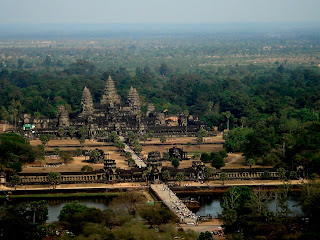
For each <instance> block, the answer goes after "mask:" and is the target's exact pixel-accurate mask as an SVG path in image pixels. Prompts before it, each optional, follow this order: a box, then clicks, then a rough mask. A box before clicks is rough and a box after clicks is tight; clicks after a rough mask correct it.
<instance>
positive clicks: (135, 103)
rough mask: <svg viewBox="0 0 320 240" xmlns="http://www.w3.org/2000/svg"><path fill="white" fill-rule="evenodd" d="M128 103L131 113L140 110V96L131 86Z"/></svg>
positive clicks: (136, 112)
mask: <svg viewBox="0 0 320 240" xmlns="http://www.w3.org/2000/svg"><path fill="white" fill-rule="evenodd" d="M128 104H129V107H130V108H131V111H132V113H133V114H135V115H137V114H138V113H139V112H140V98H139V94H138V92H137V90H136V89H135V88H133V87H132V86H131V88H130V90H129V94H128Z"/></svg>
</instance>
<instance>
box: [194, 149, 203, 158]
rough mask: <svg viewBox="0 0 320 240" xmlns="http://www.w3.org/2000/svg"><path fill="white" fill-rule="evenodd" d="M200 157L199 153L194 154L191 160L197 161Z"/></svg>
mask: <svg viewBox="0 0 320 240" xmlns="http://www.w3.org/2000/svg"><path fill="white" fill-rule="evenodd" d="M200 156H201V153H199V152H197V151H196V152H194V154H193V158H194V159H199V158H200Z"/></svg>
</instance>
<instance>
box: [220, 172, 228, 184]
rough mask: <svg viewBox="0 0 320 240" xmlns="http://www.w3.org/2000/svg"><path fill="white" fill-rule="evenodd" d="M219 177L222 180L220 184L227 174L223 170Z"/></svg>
mask: <svg viewBox="0 0 320 240" xmlns="http://www.w3.org/2000/svg"><path fill="white" fill-rule="evenodd" d="M219 178H220V180H221V181H222V185H224V181H225V180H227V179H228V175H227V173H225V172H221V173H220V177H219Z"/></svg>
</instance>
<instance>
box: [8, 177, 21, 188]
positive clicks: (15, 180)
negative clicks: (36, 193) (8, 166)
mask: <svg viewBox="0 0 320 240" xmlns="http://www.w3.org/2000/svg"><path fill="white" fill-rule="evenodd" d="M10 182H11V184H12V185H13V186H14V190H17V186H18V185H19V184H20V183H21V178H20V176H19V175H13V176H12V177H11V181H10Z"/></svg>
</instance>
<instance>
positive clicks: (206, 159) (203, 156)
mask: <svg viewBox="0 0 320 240" xmlns="http://www.w3.org/2000/svg"><path fill="white" fill-rule="evenodd" d="M200 160H201V162H204V163H208V162H211V157H210V155H209V154H208V153H206V152H204V153H202V154H201V157H200Z"/></svg>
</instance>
